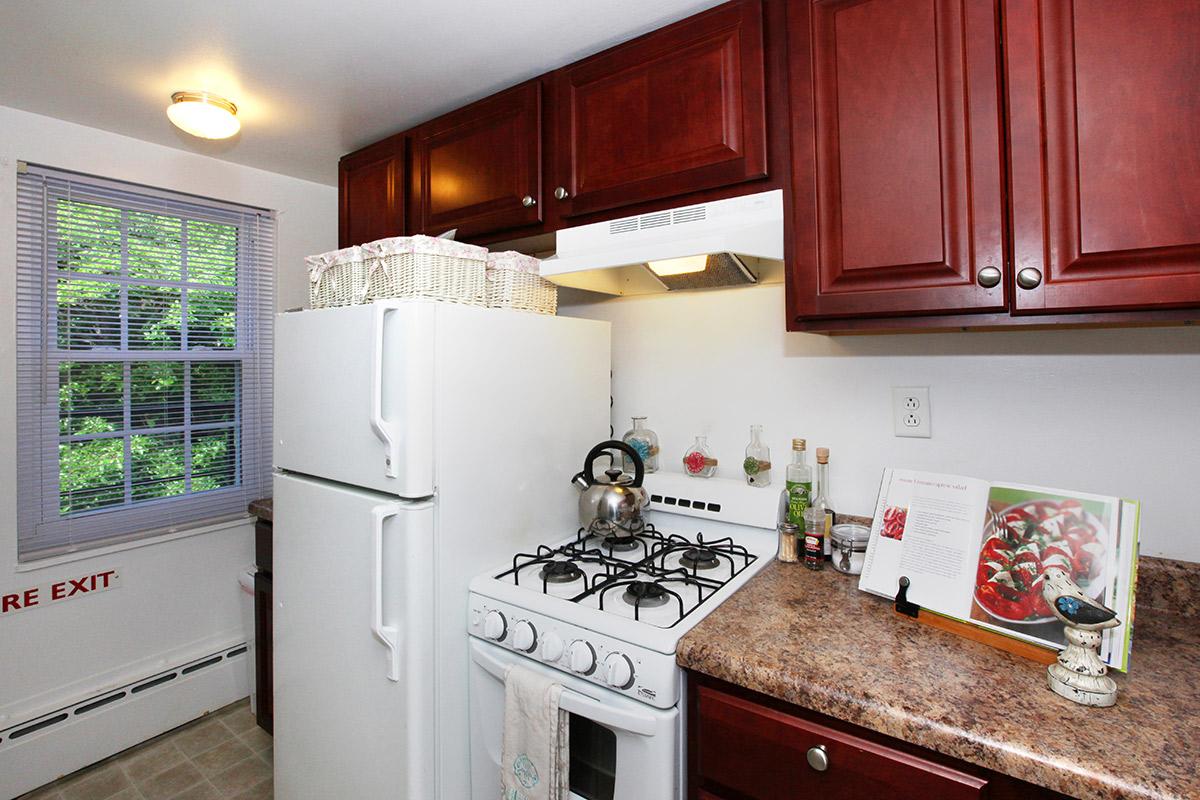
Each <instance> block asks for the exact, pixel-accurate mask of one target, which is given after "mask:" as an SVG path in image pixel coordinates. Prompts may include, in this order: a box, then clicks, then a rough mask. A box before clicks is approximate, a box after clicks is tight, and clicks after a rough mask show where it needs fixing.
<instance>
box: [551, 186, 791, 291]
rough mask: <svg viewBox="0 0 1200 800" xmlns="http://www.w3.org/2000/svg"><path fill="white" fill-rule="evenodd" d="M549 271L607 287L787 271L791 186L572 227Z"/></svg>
mask: <svg viewBox="0 0 1200 800" xmlns="http://www.w3.org/2000/svg"><path fill="white" fill-rule="evenodd" d="M556 240H557V242H556V252H555V254H554V256H552V257H550V258H546V259H543V261H542V277H544V278H546V279H547V280H550V281H553V282H554V283H556V284H558V285H560V286H569V287H572V288H575V289H587V290H589V291H593V292H603V293H605V294H650V293H653V292H665V291H674V290H678V289H701V288H710V287H716V286H738V285H747V284H754V283H759V282H761V281H763V280H771V279H773V278H775V277H778V276H781V275H782V273H783V192H782V191H781V190H778V189H776V190H774V191H770V192H761V193H759V194H751V195H744V196H742V197H733V198H730V199H728V200H714V201H712V202H711V203H701V204H699V205H691V206H684V207H681V208H674V209H669V210H666V211H654V212H651V213H649V214H641V215H638V216H636V217H623V218H621V219H614V220H609V221H608V222H597V223H595V224H592V225H580V226H579V227H576V228H565V229H563V230H560V231H558V232H557V234H556Z"/></svg>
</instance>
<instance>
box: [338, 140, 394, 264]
mask: <svg viewBox="0 0 1200 800" xmlns="http://www.w3.org/2000/svg"><path fill="white" fill-rule="evenodd" d="M404 148H405V139H404V136H403V135H398V136H393V137H391V138H388V139H384V140H383V141H381V142H376V143H375V144H373V145H370V146H369V147H365V148H363V149H362V150H359V151H357V152H355V153H351V154H349V155H347V156H343V157H342V160H341V161H340V162H339V163H338V247H349V246H351V245H356V244H362V243H363V242H370V241H373V240H375V239H382V238H383V237H385V236H403V235H404V232H405V230H404V157H405V151H404Z"/></svg>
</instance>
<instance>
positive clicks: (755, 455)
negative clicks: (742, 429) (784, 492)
mask: <svg viewBox="0 0 1200 800" xmlns="http://www.w3.org/2000/svg"><path fill="white" fill-rule="evenodd" d="M742 472H744V473H746V483H748V484H750V485H751V486H760V487H766V486H770V485H771V449H770V448H769V447H767V446H766V445H765V444H763V441H762V425H751V426H750V444H748V445H746V460H745V461H743V462H742Z"/></svg>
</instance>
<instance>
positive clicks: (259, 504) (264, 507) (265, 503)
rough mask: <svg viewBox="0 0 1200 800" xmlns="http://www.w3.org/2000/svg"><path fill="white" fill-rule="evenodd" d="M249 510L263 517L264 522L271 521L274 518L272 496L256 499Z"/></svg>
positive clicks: (260, 517)
mask: <svg viewBox="0 0 1200 800" xmlns="http://www.w3.org/2000/svg"><path fill="white" fill-rule="evenodd" d="M247 511H249V513H251V514H253V515H254V516H256V517H258V518H259V519H261V520H262V521H263V522H271V521H273V520H274V515H273V511H274V509H273V507H272V504H271V498H269V497H264V498H263V499H261V500H255V501H254V502H253V503H251V504H250V507H249V508H248V509H247Z"/></svg>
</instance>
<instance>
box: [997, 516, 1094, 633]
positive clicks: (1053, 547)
mask: <svg viewBox="0 0 1200 800" xmlns="http://www.w3.org/2000/svg"><path fill="white" fill-rule="evenodd" d="M984 537H985V538H984V542H983V547H982V548H981V549H980V552H979V566H978V570H977V571H976V574H975V602H976V603H978V604H979V606H980V607H981V608H982V609H983V610H984V611H986V612H987V613H988V614H989V615H991V616H992V617H994V618H995V619H997V620H1000V621H1003V622H1010V623H1018V624H1026V625H1029V624H1037V623H1042V622H1047V621H1051V620H1053V619H1054V615H1053V614H1052V613H1051V612H1050V607H1049V606H1048V605H1047V604H1046V601H1045V599H1044V598H1043V597H1042V577H1043V575H1044V573H1045V571H1046V570H1047V569H1052V568H1058V569H1062V570H1063V571H1065V572H1066V573H1067V574H1068V575H1070V576H1071V578H1072V580H1074V581H1075V583H1077V584H1078V585H1079V587H1080V588H1082V589H1083V590H1084V591H1085V592H1089V593H1090V594H1092V596H1094V597H1098V596H1099V595H1100V594H1101V593H1102V592H1103V590H1104V582H1103V581H1102V580H1101V577H1102V576H1101V573H1102V572H1103V569H1104V552H1105V542H1106V540H1107V538H1108V534H1107V531H1106V530H1105V528H1104V524H1103V523H1102V522H1101V521H1100V520H1099V519H1097V518H1096V516H1095V515H1094V514H1092V513H1091V512H1089V511H1088V510H1087V509H1085V508H1084V507H1083V504H1082V503H1080V502H1079V501H1078V500H1071V499H1064V500H1030V501H1028V502H1025V503H1019V504H1017V505H1013V506H1009V507H1007V508H1005V509H1003V510H1001V511H999V512H997V513H996V514H995V515H992V516H991V518H990V520H989V522H988V524H987V525H986V527H985V530H984Z"/></svg>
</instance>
